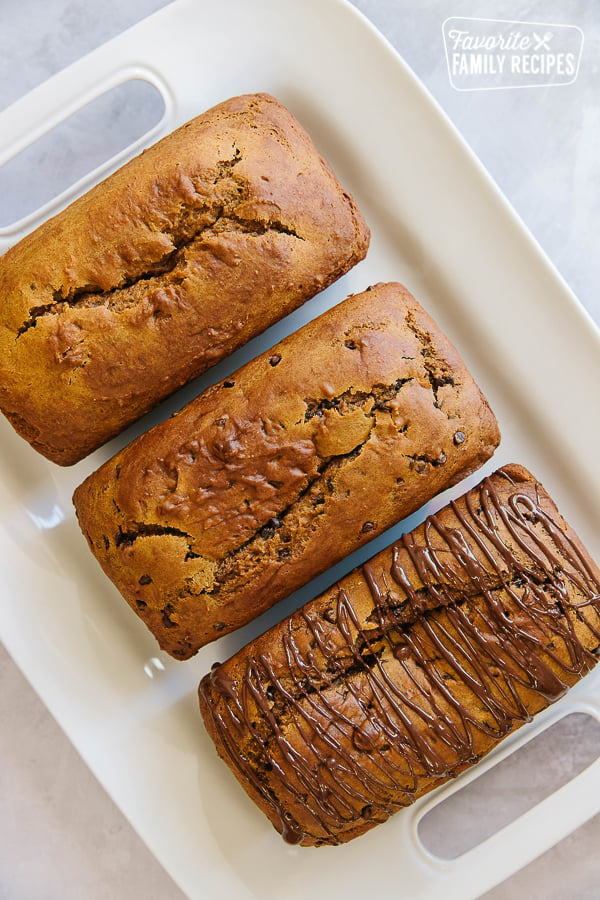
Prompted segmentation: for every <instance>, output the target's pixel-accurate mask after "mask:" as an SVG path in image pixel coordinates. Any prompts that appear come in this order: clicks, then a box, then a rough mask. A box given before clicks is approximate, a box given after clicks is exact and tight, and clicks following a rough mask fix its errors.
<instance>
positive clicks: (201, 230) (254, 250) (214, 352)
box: [0, 94, 369, 465]
mask: <svg viewBox="0 0 600 900" xmlns="http://www.w3.org/2000/svg"><path fill="white" fill-rule="evenodd" d="M368 244H369V230H368V228H367V226H366V225H365V222H364V221H363V218H362V216H361V215H360V213H359V212H358V210H357V208H356V205H355V204H354V201H353V200H352V198H351V197H350V196H349V195H348V194H347V193H346V192H345V191H344V190H343V188H342V187H341V186H340V185H339V184H338V182H337V180H336V178H335V176H334V174H333V173H332V171H331V169H330V168H329V166H328V165H327V163H326V162H324V161H323V159H322V158H321V157H320V156H319V154H318V152H317V150H316V149H315V147H314V145H313V143H312V141H311V140H310V138H309V137H308V135H307V134H306V132H305V131H304V130H303V129H302V128H301V126H300V125H299V124H298V122H297V121H296V120H295V119H294V117H293V116H292V115H291V113H289V112H288V110H286V109H285V108H284V107H283V106H281V105H280V104H279V103H278V102H277V101H276V100H274V99H273V97H270V96H268V95H267V94H256V95H249V96H243V97H236V98H233V99H231V100H228V101H226V102H225V103H221V104H219V105H218V106H215V107H214V108H213V109H210V110H209V111H208V112H206V113H204V114H203V115H201V116H199V117H198V118H196V119H194V120H192V121H191V122H188V123H187V125H184V126H183V127H181V128H179V129H178V130H177V131H175V132H174V133H173V134H171V135H169V136H168V137H166V138H164V139H163V140H161V141H160V142H159V143H158V144H156V145H155V146H154V147H152V148H151V149H149V150H147V151H145V152H144V153H143V154H142V155H141V156H138V157H137V158H136V159H133V160H132V161H131V162H129V163H128V164H127V165H126V166H124V167H123V168H122V169H120V170H119V171H118V172H116V173H115V174H114V175H111V176H110V177H109V178H108V179H107V180H106V181H104V182H103V183H102V184H100V185H98V186H97V187H95V188H93V189H92V190H91V191H90V192H89V193H87V194H86V195H85V196H83V197H81V198H80V199H78V200H77V201H75V203H73V204H72V205H71V206H70V207H68V208H67V209H66V210H64V211H63V212H61V213H59V214H58V215H57V216H55V217H54V218H53V219H51V220H50V221H48V222H46V223H45V224H44V225H42V226H41V227H40V228H38V229H37V231H35V232H33V233H32V234H31V235H29V236H28V237H26V238H25V239H24V240H22V241H21V242H20V243H19V244H17V245H16V246H15V247H13V248H12V249H10V250H9V251H8V253H6V254H5V256H4V257H2V259H0V299H1V303H0V325H1V326H2V327H0V408H1V409H2V411H3V412H4V414H5V415H6V416H7V418H8V419H9V420H10V422H11V423H12V424H13V426H14V427H15V428H16V430H17V431H18V432H19V433H20V434H21V435H22V436H23V437H25V438H26V439H27V440H28V441H29V442H30V444H31V445H32V446H33V447H35V448H36V450H39V451H40V453H43V454H44V455H45V456H47V457H48V458H49V459H51V460H54V462H57V463H61V464H63V465H68V464H71V463H74V462H77V460H79V459H81V458H82V457H84V456H85V455H86V454H87V453H89V452H90V451H92V450H94V449H95V448H96V447H98V446H99V445H100V444H102V443H104V442H105V441H106V440H108V439H109V438H111V437H113V436H114V435H115V434H117V433H118V432H119V431H121V430H122V429H123V428H124V427H125V426H127V425H128V424H130V423H131V422H132V421H134V420H135V419H136V418H138V417H139V416H141V415H142V414H143V413H145V412H147V411H148V410H149V409H151V408H152V407H153V406H154V405H155V404H156V403H158V402H159V401H160V400H161V399H163V398H164V397H166V396H167V395H168V394H169V393H171V392H172V391H174V390H175V389H176V388H178V387H180V386H181V385H182V384H185V383H186V382H187V381H189V380H190V379H191V378H194V377H195V376H197V375H199V374H200V373H201V372H203V371H205V370H206V369H208V368H209V367H210V366H212V365H214V363H216V362H218V361H219V360H220V359H222V358H223V357H224V356H226V355H227V354H229V353H231V352H232V351H233V350H235V349H236V348H238V347H240V346H241V345H242V344H244V343H245V342H246V341H248V340H249V339H250V338H251V337H253V336H254V335H256V334H258V333H259V332H261V331H263V329H265V328H267V326H269V325H271V324H273V322H276V321H277V320H278V319H280V318H281V317H282V316H285V315H287V314H288V313H289V312H291V311H292V310H293V309H295V308H296V307H298V306H300V305H301V304H302V303H303V302H304V301H305V300H307V299H308V298H309V297H312V296H313V295H314V294H316V293H317V292H318V291H320V290H322V289H323V288H324V287H326V286H327V285H328V284H330V283H331V282H332V281H334V280H335V279H336V278H339V277H340V276H341V275H343V274H344V272H346V271H348V269H350V268H351V267H352V266H353V265H355V263H357V262H358V261H359V260H360V259H362V258H363V257H364V256H365V254H366V252H367V247H368Z"/></svg>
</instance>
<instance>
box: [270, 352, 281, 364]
mask: <svg viewBox="0 0 600 900" xmlns="http://www.w3.org/2000/svg"><path fill="white" fill-rule="evenodd" d="M280 362H281V357H280V356H279V354H278V353H274V354H273V356H272V357H271V359H270V360H269V365H271V366H276V365H277V363H280Z"/></svg>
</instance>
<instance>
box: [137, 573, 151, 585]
mask: <svg viewBox="0 0 600 900" xmlns="http://www.w3.org/2000/svg"><path fill="white" fill-rule="evenodd" d="M138 584H152V579H151V577H150V576H149V575H142V577H141V578H140V580H139V581H138Z"/></svg>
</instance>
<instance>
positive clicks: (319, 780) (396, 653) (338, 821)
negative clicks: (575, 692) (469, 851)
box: [199, 465, 600, 846]
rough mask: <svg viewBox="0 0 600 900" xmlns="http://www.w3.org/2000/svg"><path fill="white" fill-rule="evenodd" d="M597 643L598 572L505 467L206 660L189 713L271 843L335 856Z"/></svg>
mask: <svg viewBox="0 0 600 900" xmlns="http://www.w3.org/2000/svg"><path fill="white" fill-rule="evenodd" d="M599 646H600V571H599V570H598V567H597V566H596V565H595V564H594V563H593V562H592V560H591V559H590V557H589V555H588V554H587V552H586V550H585V549H584V547H583V546H582V544H581V543H580V541H579V540H578V538H577V536H576V535H575V534H574V532H573V530H572V529H571V528H570V527H569V526H568V525H567V524H566V522H565V521H564V520H563V518H562V517H561V516H560V514H559V513H558V511H557V509H556V506H555V504H554V503H553V501H552V500H551V499H550V497H549V496H548V494H547V493H546V491H545V490H544V489H543V487H542V485H541V484H539V483H538V482H537V481H536V479H535V478H534V477H533V476H532V475H530V473H529V472H527V471H526V470H525V469H523V468H522V467H520V466H515V465H512V466H507V467H505V468H504V469H501V470H499V471H498V472H497V473H496V474H494V475H493V476H491V477H489V478H486V479H484V481H482V482H481V484H479V486H477V487H476V488H474V489H473V490H471V491H469V492H468V493H467V494H466V495H464V496H462V497H461V498H460V499H459V500H458V501H457V502H455V503H451V504H450V505H448V506H446V507H445V508H444V509H443V510H442V511H441V512H439V513H438V514H437V515H433V516H430V517H429V518H428V519H427V520H426V521H425V523H424V524H423V525H420V526H419V527H417V528H416V529H415V530H414V531H412V532H411V533H410V534H407V535H405V536H404V537H403V538H401V539H400V540H399V541H398V542H397V543H396V544H394V545H393V546H391V547H388V548H387V549H386V550H383V551H382V552H381V553H378V554H377V555H376V556H375V557H374V558H372V559H371V560H370V561H369V562H368V563H366V564H365V565H364V566H362V568H360V569H357V570H356V571H354V572H352V573H351V574H350V575H348V576H347V577H345V578H344V579H342V580H341V581H340V582H339V583H338V584H336V585H334V586H333V587H332V588H331V589H330V590H328V591H326V592H325V593H324V594H322V595H321V596H320V597H319V598H317V599H316V600H314V601H313V602H311V603H309V604H307V605H306V606H304V607H303V608H302V609H300V610H299V611H298V612H296V613H294V614H293V615H292V616H291V617H289V618H288V619H286V620H285V621H283V622H281V623H280V624H278V625H276V626H275V627H274V628H272V629H271V630H270V631H268V632H267V633H266V634H264V635H262V636H261V637H259V638H257V639H256V640H255V641H253V642H252V643H251V644H249V645H248V646H247V647H245V648H244V649H243V650H241V651H240V652H239V653H237V654H236V655H235V656H234V657H233V658H232V659H230V660H229V661H228V662H226V663H224V664H222V665H218V664H217V665H216V666H214V667H213V669H212V671H211V673H210V674H209V675H207V676H206V677H205V678H204V679H203V681H202V683H201V685H200V692H199V693H200V706H201V710H202V715H203V717H204V721H205V724H206V727H207V729H208V731H209V733H210V734H211V736H212V738H213V739H214V741H215V744H216V747H217V750H218V753H219V755H220V756H221V757H222V758H223V759H224V760H225V762H226V763H227V764H228V765H229V767H230V768H231V770H232V771H233V773H234V775H235V776H236V777H237V778H238V780H239V781H240V783H241V784H242V786H243V787H244V788H245V790H246V791H247V793H248V794H249V795H250V797H251V798H252V799H253V800H255V801H256V803H257V804H258V806H259V807H260V808H261V809H262V810H263V811H264V812H265V813H266V814H267V816H268V817H269V818H270V820H271V822H272V823H273V825H274V826H275V828H276V829H277V830H278V831H280V832H281V833H282V834H283V836H284V838H285V839H286V840H288V841H290V842H292V843H300V844H303V845H305V846H309V845H322V844H338V843H342V842H345V841H348V840H350V839H351V838H353V837H356V836H358V835H360V834H362V833H363V832H365V831H367V830H369V829H370V828H372V827H373V826H374V825H375V824H377V823H378V822H382V821H384V820H386V819H387V818H388V817H389V816H390V815H391V814H392V813H394V812H395V811H397V810H398V809H400V808H401V807H404V806H407V805H409V804H410V803H412V802H413V801H414V800H415V799H416V798H417V797H420V796H422V795H423V794H425V793H426V792H427V791H429V790H431V789H432V788H434V787H437V786H438V785H440V784H442V783H443V782H444V781H446V780H447V779H449V778H451V777H453V776H454V775H456V774H458V773H459V772H461V771H462V770H463V769H465V768H466V767H468V766H470V765H471V764H472V763H474V762H476V761H477V760H478V759H480V758H481V757H482V756H483V755H484V754H485V753H487V752H488V751H489V750H491V749H492V748H493V747H494V746H495V745H496V744H497V743H498V741H500V740H501V739H502V738H503V737H505V735H507V734H508V732H510V731H511V730H512V729H515V728H517V727H518V726H519V725H521V724H522V723H524V722H527V721H528V720H529V719H530V718H531V716H532V715H533V714H535V713H536V712H538V711H540V710H542V709H544V708H545V707H546V706H548V705H549V704H550V703H552V702H553V701H554V700H557V699H558V698H559V697H560V696H561V695H562V694H563V693H564V692H565V691H566V690H567V688H568V687H569V686H571V685H573V684H574V683H575V682H576V681H578V679H580V678H581V677H582V676H583V675H585V674H586V673H587V672H588V671H589V670H590V669H591V668H592V667H593V666H594V665H595V663H596V662H597V656H598V648H599Z"/></svg>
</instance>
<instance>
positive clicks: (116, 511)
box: [74, 284, 499, 659]
mask: <svg viewBox="0 0 600 900" xmlns="http://www.w3.org/2000/svg"><path fill="white" fill-rule="evenodd" d="M498 441H499V434H498V428H497V425H496V421H495V419H494V416H493V414H492V413H491V411H490V409H489V407H488V405H487V403H486V401H485V399H484V398H483V397H482V395H481V392H480V391H479V389H478V387H477V386H476V384H475V382H474V381H473V379H472V377H471V375H470V374H469V372H468V371H467V369H466V367H465V365H464V363H463V362H462V360H461V359H460V357H459V355H458V353H457V352H456V350H455V349H454V348H453V347H452V345H451V344H450V343H449V341H448V340H447V339H446V338H445V337H444V336H443V335H442V334H441V333H440V331H439V330H438V328H437V327H436V325H435V324H434V322H433V321H432V319H431V318H430V317H429V316H428V315H427V314H426V313H425V312H424V310H423V309H422V308H421V307H420V306H419V305H418V303H417V302H416V301H415V300H414V298H413V297H412V296H411V295H410V294H409V293H408V291H407V290H405V289H404V288H403V287H402V286H400V285H398V284H381V285H378V286H377V287H375V288H373V289H371V290H368V291H366V292H364V293H362V294H358V295H356V296H353V297H350V298H349V299H347V300H346V301H344V302H343V303H341V304H340V305H339V306H337V307H335V308H334V309H332V310H330V311H328V312H326V313H325V314H323V315H322V316H320V317H319V318H318V319H316V320H314V321H313V322H311V323H309V324H308V325H306V326H305V327H304V328H302V329H300V330H299V331H297V332H296V333H295V334H292V335H290V336H289V337H288V338H286V339H285V340H284V341H282V342H281V343H280V344H278V345H277V346H276V347H273V349H272V350H270V351H269V352H267V353H265V354H263V355H262V356H259V357H258V358H257V359H255V360H253V361H252V362H250V363H248V364H247V365H246V366H244V367H243V368H242V369H240V370H239V371H238V372H236V373H235V374H233V375H231V377H229V378H226V379H225V380H224V381H221V382H220V383H218V384H216V385H214V386H213V387H212V388H209V390H207V391H205V392H204V393H203V394H201V395H200V396H199V397H198V398H197V399H195V400H194V401H192V402H191V403H190V404H188V405H187V406H186V407H184V409H183V410H181V412H179V413H178V414H177V415H176V416H174V417H173V418H171V419H169V420H167V421H165V422H163V423H161V424H160V425H157V426H156V427H155V428H153V429H152V430H151V431H149V432H147V433H146V434H144V435H142V436H141V437H139V438H138V439H137V440H135V441H134V442H133V443H132V444H130V445H129V446H128V447H126V448H125V449H124V450H122V451H121V452H120V453H118V454H117V455H116V456H114V457H113V458H112V459H111V460H110V461H108V462H107V463H105V464H104V465H103V466H102V467H101V468H100V469H99V470H98V471H97V472H95V473H94V474H92V475H91V476H90V477H89V478H88V479H87V480H86V481H85V482H84V483H83V485H81V486H80V487H79V488H78V489H77V490H76V492H75V495H74V502H75V506H76V509H77V515H78V517H79V522H80V524H81V527H82V529H83V531H84V533H85V534H86V536H87V539H88V541H89V545H90V547H91V549H92V551H93V553H94V554H95V556H96V558H97V559H98V561H99V562H100V564H101V566H102V568H103V569H104V571H105V572H106V574H107V575H108V576H109V577H110V578H111V579H112V580H113V582H114V583H115V584H116V586H117V587H118V588H119V590H120V591H121V593H122V594H123V596H124V597H125V599H126V600H127V602H128V603H129V604H130V606H131V607H132V608H133V609H134V610H135V611H136V612H137V613H138V615H140V616H141V618H142V619H143V620H144V621H145V623H146V624H147V625H148V627H149V628H150V630H151V631H152V632H153V633H154V634H155V636H156V637H157V639H158V641H159V643H160V646H161V647H162V648H163V649H164V650H166V651H167V652H168V653H170V654H172V655H173V656H175V657H177V658H179V659H185V658H187V657H189V656H192V655H193V654H194V653H196V651H197V650H198V649H199V648H200V647H202V646H203V645H204V644H207V643H208V642H209V641H212V640H214V639H215V638H217V637H219V636H220V635H222V634H225V633H226V632H228V631H232V630H233V629H235V628H238V627H239V626H241V625H244V624H245V623H246V622H249V621H250V620H251V619H253V618H254V617H255V616H257V615H258V614H259V613H261V612H263V611H264V610H266V609H267V608H268V607H270V606H272V605H273V604H274V603H275V602H276V601H277V600H280V599H281V598H282V597H284V596H286V595H287V594H289V593H291V592H292V591H294V590H295V589H296V588H298V587H300V586H301V585H302V584H305V583H306V582H307V581H309V580H310V579H311V578H313V577H314V576H316V575H318V574H319V573H321V572H323V571H324V570H325V569H327V568H328V567H329V566H331V565H333V564H335V563H336V562H338V561H339V560H341V559H342V558H343V557H344V556H346V555H347V554H349V553H351V552H352V551H353V550H356V549H357V548H358V547H360V546H361V544H364V543H365V542H366V541H368V540H370V539H371V538H373V537H374V536H375V535H377V534H380V533H381V532H382V531H384V530H385V529H386V528H389V527H390V526H391V525H392V524H394V523H395V522H397V521H398V520H399V519H401V518H403V517H404V516H406V515H408V514H409V513H411V512H413V511H414V510H416V509H418V508H419V507H420V506H421V505H422V504H423V503H425V501H427V500H429V499H430V498H431V497H433V495H434V494H437V493H438V492H439V491H442V490H444V489H445V488H447V487H449V486H450V485H452V484H454V483H455V482H457V481H459V480H460V479H462V478H464V477H465V475H467V474H469V473H470V472H472V471H474V470H475V469H477V468H478V467H479V466H480V465H481V464H482V463H483V462H485V460H487V459H488V458H489V457H490V456H491V454H492V453H493V451H494V448H495V447H496V445H497V443H498Z"/></svg>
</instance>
